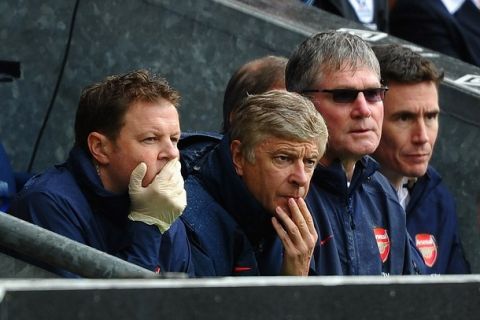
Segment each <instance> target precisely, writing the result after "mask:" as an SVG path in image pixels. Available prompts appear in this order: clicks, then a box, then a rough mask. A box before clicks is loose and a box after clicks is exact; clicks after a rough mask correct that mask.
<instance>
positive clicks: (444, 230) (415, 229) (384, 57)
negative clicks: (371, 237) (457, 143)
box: [373, 45, 470, 274]
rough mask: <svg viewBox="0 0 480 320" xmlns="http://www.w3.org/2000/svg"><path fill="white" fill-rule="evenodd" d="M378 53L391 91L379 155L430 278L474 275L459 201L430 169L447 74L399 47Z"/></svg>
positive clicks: (378, 48) (384, 48) (381, 48)
mask: <svg viewBox="0 0 480 320" xmlns="http://www.w3.org/2000/svg"><path fill="white" fill-rule="evenodd" d="M373 50H374V52H375V54H376V55H377V58H378V60H379V63H380V68H381V74H382V79H384V80H385V81H386V82H387V84H388V86H389V89H390V90H389V92H388V95H387V96H386V98H385V101H384V106H385V119H384V121H383V129H382V139H381V140H380V145H379V146H378V148H377V150H376V151H375V153H374V157H375V159H377V161H378V162H379V163H380V165H381V169H380V171H381V172H382V173H383V174H384V175H385V176H386V177H387V178H388V180H390V182H391V184H392V185H393V186H394V188H395V189H396V190H397V194H398V197H399V199H400V203H401V204H402V206H403V207H404V208H405V210H406V213H407V228H408V231H409V232H410V235H411V236H412V238H413V240H414V241H415V245H416V246H417V248H418V249H419V250H420V252H421V253H422V256H423V259H424V261H425V264H426V266H427V268H426V272H427V273H439V274H445V273H470V268H469V265H468V262H467V261H466V260H465V257H464V253H463V249H462V244H461V241H460V238H459V236H458V233H457V216H456V210H455V201H454V199H453V197H452V195H451V194H450V192H449V191H448V190H447V188H446V187H445V185H443V184H442V182H441V177H440V175H439V174H438V173H437V172H436V171H435V169H433V168H432V167H431V166H429V165H428V163H429V161H430V158H431V156H432V154H433V147H434V145H435V140H436V139H437V134H438V116H439V113H440V107H439V105H438V90H437V88H438V85H439V84H440V82H441V81H442V79H443V72H441V71H440V70H438V69H437V67H436V66H435V65H434V64H433V63H432V62H431V61H430V60H428V59H426V58H424V57H422V56H421V55H419V54H417V53H415V52H413V51H412V50H410V49H408V48H404V47H402V46H399V45H382V46H375V47H374V48H373Z"/></svg>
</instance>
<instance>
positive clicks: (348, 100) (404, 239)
mask: <svg viewBox="0 0 480 320" xmlns="http://www.w3.org/2000/svg"><path fill="white" fill-rule="evenodd" d="M286 87H287V90H289V91H294V92H299V93H302V94H304V95H305V96H307V97H309V98H310V99H311V101H312V102H313V103H314V105H315V107H316V109H317V110H318V111H319V112H320V113H321V114H322V116H323V117H324V119H325V121H326V123H327V127H328V130H329V139H328V144H327V150H326V152H325V155H324V156H323V157H322V159H321V160H320V162H319V165H318V166H317V168H316V169H315V173H314V175H313V178H312V182H311V189H310V193H309V195H308V197H307V204H308V205H309V207H310V209H311V212H312V215H313V216H314V218H316V219H317V226H318V229H319V230H318V231H317V233H318V235H319V241H320V245H321V246H322V247H323V249H324V250H328V251H329V252H331V251H332V250H333V251H335V252H336V255H332V256H330V257H329V258H330V259H329V261H326V262H325V263H331V264H333V265H336V264H340V265H341V266H342V274H345V275H380V274H383V275H389V274H415V273H419V272H420V271H421V270H423V268H424V265H423V261H422V259H421V257H420V255H419V253H418V251H417V250H416V249H415V247H414V244H413V242H412V240H411V238H410V237H409V235H408V233H407V229H406V223H405V212H404V210H403V208H402V207H401V205H400V203H399V202H398V198H397V195H396V193H395V190H394V189H393V188H392V186H391V185H390V183H389V182H388V180H387V179H386V178H385V177H384V176H382V175H381V174H380V173H379V172H378V171H377V170H378V164H377V162H376V161H375V160H373V159H372V158H370V157H369V156H367V155H369V154H372V153H373V152H374V151H375V149H376V148H377V146H378V144H379V141H380V136H381V129H382V121H383V102H382V100H383V99H384V97H385V93H386V91H387V88H386V87H385V86H383V85H382V83H381V81H380V67H379V64H378V61H377V59H376V57H375V54H374V53H373V51H372V50H371V48H370V46H369V45H368V44H367V43H366V42H365V41H363V40H362V39H361V38H359V37H357V36H354V35H351V34H348V33H342V32H336V31H328V32H321V33H318V34H316V35H314V36H312V37H310V38H308V39H306V40H305V41H304V42H303V43H301V44H300V45H299V46H298V47H297V48H296V50H294V52H293V53H292V55H291V57H290V59H289V62H288V64H287V68H286ZM324 215H327V216H328V217H329V219H328V221H324V220H323V221H322V220H321V217H323V216H324Z"/></svg>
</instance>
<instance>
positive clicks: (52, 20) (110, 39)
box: [0, 0, 480, 272]
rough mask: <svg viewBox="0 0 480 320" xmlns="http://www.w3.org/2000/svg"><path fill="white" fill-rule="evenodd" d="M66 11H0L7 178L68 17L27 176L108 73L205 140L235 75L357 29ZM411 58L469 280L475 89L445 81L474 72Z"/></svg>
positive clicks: (132, 9) (476, 244)
mask: <svg viewBox="0 0 480 320" xmlns="http://www.w3.org/2000/svg"><path fill="white" fill-rule="evenodd" d="M76 4H77V2H76V1H73V0H70V1H67V0H48V1H42V2H39V1H34V0H3V1H1V2H0V44H1V45H0V60H13V61H19V62H20V64H21V76H20V77H19V78H14V79H13V81H11V82H1V83H0V98H1V100H0V101H1V102H0V106H1V115H0V139H1V141H2V142H3V143H4V146H5V149H6V150H7V152H8V154H9V155H10V156H11V158H12V160H13V166H14V167H15V168H16V169H17V170H25V169H26V168H27V167H28V164H29V162H30V159H31V156H32V151H33V146H34V144H35V141H36V139H37V136H38V134H39V131H40V128H41V126H42V123H43V119H44V118H45V115H46V113H47V110H48V106H49V104H50V102H51V100H52V95H53V93H54V92H55V86H56V83H57V80H58V79H59V77H60V71H61V69H62V61H63V57H64V55H65V51H66V44H67V42H68V38H69V31H70V26H71V24H72V21H73V19H72V16H73V15H74V13H75V21H74V24H73V33H72V41H71V45H70V47H69V54H68V57H67V60H66V64H65V69H64V73H63V74H62V78H61V81H60V82H59V87H58V94H57V95H56V98H55V101H54V103H53V108H52V112H51V114H50V118H49V120H48V122H47V123H46V127H45V132H44V135H43V136H42V139H41V140H40V144H39V151H38V154H37V156H36V158H35V162H34V163H33V171H40V170H43V169H45V168H47V167H49V166H51V165H52V164H54V163H57V162H60V161H63V160H64V159H65V157H66V156H67V153H68V150H69V149H70V147H71V146H72V143H73V131H72V126H73V119H74V113H75V109H76V104H77V102H78V97H79V94H80V90H81V89H82V88H83V87H84V86H85V85H87V84H90V83H92V82H93V81H97V80H100V79H102V78H103V77H105V76H106V75H108V74H113V73H120V72H125V71H128V70H132V69H137V68H148V69H150V70H152V71H154V72H157V73H160V74H162V75H163V76H165V77H166V78H167V79H168V80H169V82H170V83H171V84H172V85H173V86H174V87H175V88H176V89H178V90H179V91H180V92H181V93H182V95H183V103H182V107H181V108H182V109H181V124H182V129H183V130H217V129H219V128H220V126H221V105H222V99H223V90H224V88H225V86H226V83H227V81H228V79H229V77H230V75H231V73H232V72H233V70H235V69H236V68H237V67H238V66H239V65H241V64H243V63H244V62H246V61H248V60H250V59H252V58H256V57H260V56H263V55H266V54H276V55H285V56H288V55H289V53H290V52H291V50H292V49H293V48H294V47H295V46H296V45H297V44H298V43H299V42H301V41H302V40H303V39H304V38H305V37H307V36H308V35H310V34H312V33H314V32H316V31H319V30H322V29H339V28H353V29H356V31H354V32H357V33H358V32H360V31H361V30H360V29H362V27H360V26H358V25H356V24H354V23H353V22H350V21H346V20H343V19H340V18H336V17H334V16H331V15H328V14H325V13H323V12H321V11H319V10H317V9H315V8H308V7H304V6H303V5H302V4H301V3H299V1H297V0H282V1H271V0H238V1H234V0H229V1H227V0H195V1H194V0H181V1H176V0H144V1H140V0H137V1H127V0H110V1H98V0H82V1H78V8H77V10H74V9H75V7H76ZM362 36H364V37H365V38H367V39H368V40H369V41H371V42H372V43H391V42H402V43H405V42H403V41H399V40H398V39H395V38H393V37H389V36H386V35H382V34H375V33H368V32H366V33H363V34H362ZM417 49H418V50H422V49H421V48H418V47H417ZM423 54H425V55H428V56H430V57H431V58H432V59H433V60H434V61H435V62H436V63H437V64H439V65H440V66H442V67H444V68H445V70H446V76H447V77H446V82H445V84H444V85H443V86H442V88H441V92H440V94H441V99H442V109H443V112H442V114H441V117H440V121H441V133H440V137H439V140H438V142H437V147H436V152H435V155H434V159H433V163H434V165H435V166H436V167H437V169H439V171H440V172H441V173H443V175H444V178H445V181H446V182H447V185H449V186H450V188H451V190H452V191H453V192H454V194H455V196H456V198H457V201H458V207H459V220H460V227H461V233H462V235H463V240H464V245H465V248H466V250H467V255H468V258H469V260H470V261H471V263H472V266H473V269H474V271H475V272H480V254H479V251H480V226H479V223H478V216H477V198H478V194H479V191H478V190H479V188H478V185H479V183H478V179H477V177H479V176H480V163H479V160H478V158H479V151H478V148H477V146H478V143H477V137H478V136H479V133H480V132H479V131H480V130H479V128H480V112H479V109H478V108H479V106H480V91H479V88H480V80H478V78H475V77H473V78H472V77H470V78H469V79H466V80H468V81H466V82H467V83H466V84H465V83H463V84H462V83H460V82H459V81H457V80H458V79H461V78H462V77H463V76H464V75H466V74H473V75H477V77H479V76H480V70H479V69H478V68H475V67H473V66H470V65H467V64H464V63H462V62H460V61H458V60H455V59H451V58H448V57H445V56H442V55H438V54H436V53H433V52H431V51H428V50H423ZM463 82H465V81H463Z"/></svg>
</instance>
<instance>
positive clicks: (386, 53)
mask: <svg viewBox="0 0 480 320" xmlns="http://www.w3.org/2000/svg"><path fill="white" fill-rule="evenodd" d="M372 49H373V51H374V52H375V55H376V56H377V59H378V62H379V63H380V72H381V75H382V80H383V82H384V83H385V84H386V85H388V83H389V82H390V81H395V82H399V83H418V82H423V81H433V82H434V83H435V84H436V85H437V86H438V85H439V84H440V82H441V81H442V80H443V71H442V70H439V69H438V68H437V67H436V66H435V64H434V63H433V62H432V61H430V60H428V59H427V58H425V57H423V56H421V55H420V54H418V53H416V52H414V51H413V50H411V49H409V48H407V47H402V46H401V45H398V44H388V45H377V46H373V47H372Z"/></svg>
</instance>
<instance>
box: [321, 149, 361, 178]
mask: <svg viewBox="0 0 480 320" xmlns="http://www.w3.org/2000/svg"><path fill="white" fill-rule="evenodd" d="M336 159H340V162H341V163H342V168H343V171H345V175H346V176H347V181H349V182H350V181H352V177H353V170H355V163H357V161H358V160H359V159H360V158H359V159H356V158H338V157H335V158H334V157H331V156H329V155H327V154H325V155H324V156H323V157H322V159H321V160H320V164H322V165H323V166H325V167H328V166H329V165H330V164H332V162H333V161H334V160H336Z"/></svg>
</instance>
